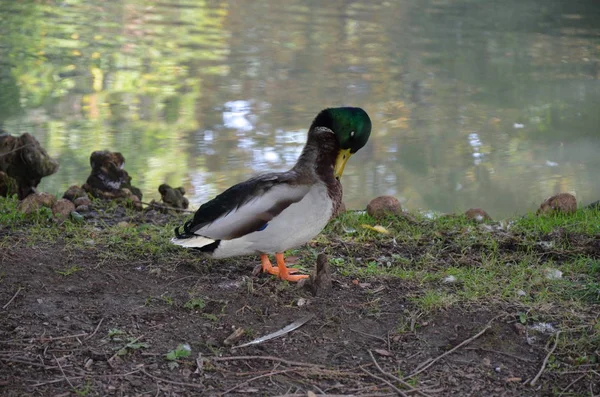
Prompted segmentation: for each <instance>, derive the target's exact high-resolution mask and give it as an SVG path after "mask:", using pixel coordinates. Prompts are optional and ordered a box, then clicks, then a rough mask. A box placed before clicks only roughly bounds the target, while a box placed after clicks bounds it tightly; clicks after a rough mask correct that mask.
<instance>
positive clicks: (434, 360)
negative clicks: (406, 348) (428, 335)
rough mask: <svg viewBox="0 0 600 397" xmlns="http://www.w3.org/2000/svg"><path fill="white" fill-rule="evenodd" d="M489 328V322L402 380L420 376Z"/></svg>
mask: <svg viewBox="0 0 600 397" xmlns="http://www.w3.org/2000/svg"><path fill="white" fill-rule="evenodd" d="M490 327H491V321H490V322H489V323H488V325H486V326H485V328H484V329H482V330H481V331H479V332H478V333H477V334H475V335H473V336H472V337H470V338H469V339H467V340H465V341H463V342H461V343H460V344H459V345H457V346H455V347H454V348H452V349H450V350H448V351H447V352H446V353H444V354H442V355H440V356H437V357H436V358H434V359H433V360H431V361H429V362H428V363H427V365H424V366H423V367H421V369H419V370H417V371H415V372H413V373H412V374H410V375H408V376H407V377H405V378H404V379H405V380H406V379H410V378H412V377H414V376H416V375H418V374H420V373H421V372H423V371H425V370H426V369H427V368H429V367H431V366H432V365H433V364H435V363H436V362H437V361H439V360H441V359H442V358H444V357H446V356H447V355H449V354H452V353H453V352H455V351H456V350H458V349H460V348H461V347H463V346H465V345H468V344H469V343H471V342H473V341H474V340H475V339H477V338H479V337H480V336H481V335H483V334H484V333H485V332H486V331H487V330H488V329H490Z"/></svg>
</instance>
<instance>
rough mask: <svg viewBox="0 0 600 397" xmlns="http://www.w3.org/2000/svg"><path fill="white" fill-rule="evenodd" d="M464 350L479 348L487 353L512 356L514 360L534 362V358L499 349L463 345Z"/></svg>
mask: <svg viewBox="0 0 600 397" xmlns="http://www.w3.org/2000/svg"><path fill="white" fill-rule="evenodd" d="M465 350H481V351H484V352H489V353H495V354H502V355H504V356H507V357H511V358H514V359H515V360H521V361H525V362H527V363H534V362H535V360H530V359H528V358H525V357H519V356H515V355H514V354H510V353H507V352H503V351H500V350H492V349H484V348H483V347H465Z"/></svg>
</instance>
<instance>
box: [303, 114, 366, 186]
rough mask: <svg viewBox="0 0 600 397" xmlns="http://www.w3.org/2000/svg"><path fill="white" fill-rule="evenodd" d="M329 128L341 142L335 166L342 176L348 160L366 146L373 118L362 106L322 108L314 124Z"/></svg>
mask: <svg viewBox="0 0 600 397" xmlns="http://www.w3.org/2000/svg"><path fill="white" fill-rule="evenodd" d="M316 127H325V128H329V129H330V130H331V131H333V133H334V134H335V136H336V137H337V140H338V142H339V144H340V151H339V153H338V155H337V159H336V161H335V167H334V175H335V177H336V178H338V179H339V178H340V177H341V176H342V173H343V172H344V167H345V166H346V162H347V161H348V159H349V158H350V156H352V155H353V154H354V153H356V152H357V151H358V150H359V149H360V148H362V147H363V146H365V144H366V143H367V141H368V140H369V135H371V119H370V118H369V115H368V114H367V112H365V111H364V110H363V109H361V108H354V107H341V108H329V109H324V110H322V111H321V112H320V113H319V114H318V115H317V117H315V120H314V121H313V123H312V125H311V126H310V128H311V129H313V128H316Z"/></svg>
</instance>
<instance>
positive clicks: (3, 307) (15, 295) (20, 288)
mask: <svg viewBox="0 0 600 397" xmlns="http://www.w3.org/2000/svg"><path fill="white" fill-rule="evenodd" d="M23 289H24V288H23V287H19V288H18V289H17V292H15V294H14V295H13V297H12V298H10V300H9V301H8V302H6V305H4V306H2V309H6V308H7V307H8V305H10V304H11V303H12V301H14V300H15V298H16V297H17V295H19V292H21V290H23Z"/></svg>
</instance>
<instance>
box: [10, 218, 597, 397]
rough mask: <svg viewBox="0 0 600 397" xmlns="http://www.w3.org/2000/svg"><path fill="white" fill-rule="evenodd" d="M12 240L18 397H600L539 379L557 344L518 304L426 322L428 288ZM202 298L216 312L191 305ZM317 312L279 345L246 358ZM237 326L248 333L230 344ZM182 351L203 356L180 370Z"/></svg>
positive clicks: (13, 388)
mask: <svg viewBox="0 0 600 397" xmlns="http://www.w3.org/2000/svg"><path fill="white" fill-rule="evenodd" d="M3 233H4V237H5V238H7V233H9V232H7V231H6V230H5V231H4V232H3ZM8 239H9V241H11V244H12V245H11V246H10V248H8V249H2V251H1V252H0V265H1V266H0V268H1V271H0V278H1V279H2V283H1V284H0V305H1V306H0V313H1V321H0V394H1V395H3V396H75V395H79V396H85V395H89V396H105V395H108V396H191V395H203V396H219V395H226V396H229V395H231V396H233V395H259V396H275V395H297V396H307V395H312V394H310V393H311V392H312V393H315V394H317V395H320V394H326V395H330V396H332V395H356V396H388V395H389V396H394V395H411V396H417V395H422V396H449V395H460V396H545V395H555V394H557V391H560V390H563V389H565V388H568V387H569V385H570V383H571V382H577V383H578V388H579V389H577V390H579V391H580V393H579V392H578V393H575V394H573V393H570V394H567V395H571V396H572V395H594V393H595V394H598V393H600V386H599V384H600V377H599V378H597V379H596V380H598V383H595V384H594V382H590V381H589V380H588V379H585V382H580V381H581V379H578V378H579V377H580V375H581V374H582V373H583V372H581V371H579V372H578V371H572V372H573V373H571V374H570V373H566V374H563V375H561V376H557V375H556V374H555V373H553V372H549V371H543V372H542V374H541V376H540V378H539V379H537V380H535V382H534V385H533V386H532V385H531V382H532V380H534V378H535V377H536V375H537V374H538V372H539V371H540V369H541V368H542V365H543V361H544V359H545V357H546V356H547V355H548V353H549V351H551V349H552V344H553V342H554V339H555V338H554V337H552V336H548V335H545V334H543V333H535V334H532V332H531V331H530V330H528V329H527V328H526V327H524V326H523V325H522V324H520V323H519V321H518V312H519V310H520V308H518V307H512V306H508V305H502V304H500V303H493V302H490V303H489V304H487V305H453V306H451V307H450V308H449V309H445V310H436V311H432V312H424V311H423V310H420V309H419V308H418V307H417V306H416V305H415V304H414V303H412V302H411V301H410V300H408V299H406V296H407V295H409V293H411V292H414V291H415V290H417V289H418V288H419V286H418V285H411V284H410V283H408V282H404V281H402V280H399V279H397V278H381V277H380V278H377V277H374V278H372V279H368V280H360V281H359V282H357V281H356V280H353V279H352V278H351V277H344V276H341V275H340V274H338V273H336V272H334V274H333V287H332V290H331V291H329V292H328V293H325V294H321V295H318V296H313V295H312V294H310V293H308V292H307V291H306V290H304V289H302V288H297V287H296V286H295V285H289V284H287V283H283V282H280V281H278V280H276V279H274V278H272V277H271V276H266V275H259V276H257V277H253V276H252V269H253V268H254V266H255V265H256V264H257V263H258V258H254V257H249V258H247V260H242V261H238V262H235V264H232V263H231V262H228V261H221V262H212V263H209V262H208V261H207V260H206V259H202V258H197V259H195V260H194V261H193V263H192V262H189V261H187V260H184V261H182V262H181V263H169V264H166V263H163V264H160V263H149V262H148V261H147V260H145V259H144V258H140V259H139V260H133V261H106V260H105V259H104V258H102V257H100V256H99V255H98V252H99V247H90V248H89V249H88V248H86V247H85V244H83V245H81V246H76V247H73V246H67V245H65V244H64V243H62V242H61V241H60V239H59V240H57V241H49V242H45V243H44V242H41V243H36V244H35V245H32V244H30V243H29V242H28V241H27V238H26V232H23V233H12V234H11V235H10V236H8ZM5 246H6V245H5ZM313 248H314V249H315V250H319V248H320V247H319V246H318V244H317V245H316V246H315V247H313ZM399 249H401V247H400V248H399ZM292 261H293V259H292ZM73 266H75V267H73ZM69 268H72V269H74V270H73V271H72V273H69V274H65V269H69ZM190 296H201V297H203V304H202V305H198V307H194V308H186V307H184V306H185V304H186V302H188V301H189V300H190ZM201 306H203V307H201ZM307 315H312V318H311V319H310V320H309V321H307V322H306V323H305V324H304V325H302V326H301V327H299V328H298V329H296V330H294V331H292V332H289V333H287V334H285V335H284V336H282V337H280V338H277V339H273V340H270V341H267V342H264V343H261V344H258V345H253V346H248V347H240V348H232V346H238V345H240V344H242V343H245V342H248V341H250V340H252V339H254V338H257V337H260V336H263V335H266V334H269V333H271V332H274V331H277V330H279V329H281V328H283V327H285V326H287V325H289V324H291V323H293V322H295V321H297V320H299V319H302V318H305V317H306V316H307ZM237 328H242V329H243V330H244V333H243V334H241V335H240V337H239V338H238V339H237V340H235V341H234V342H233V343H232V344H231V345H225V344H224V341H225V339H226V338H227V337H228V336H230V335H231V334H232V333H233V332H234V331H235V329H237ZM183 343H188V344H189V345H190V348H191V354H190V355H189V356H187V357H180V358H178V359H177V360H174V361H173V360H168V359H167V358H166V353H167V352H169V351H171V350H174V349H175V348H176V347H177V346H178V345H179V344H183ZM126 346H128V347H126ZM173 363H176V364H175V365H177V367H176V368H172V366H173V365H174V364H173ZM550 364H551V363H550ZM567 372H568V371H567ZM415 373H418V374H417V375H416V376H413V377H412V379H408V376H409V375H413V374H415ZM402 379H406V381H403V380H402ZM403 383H404V384H403Z"/></svg>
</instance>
